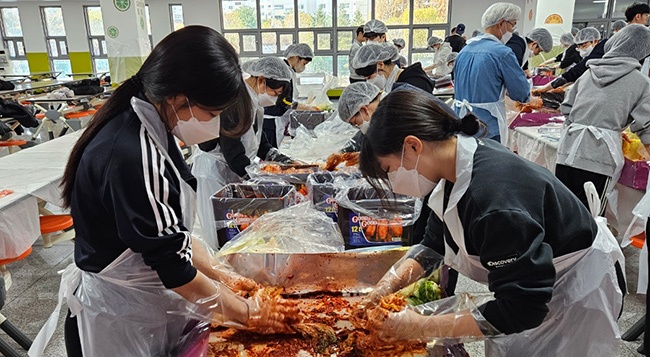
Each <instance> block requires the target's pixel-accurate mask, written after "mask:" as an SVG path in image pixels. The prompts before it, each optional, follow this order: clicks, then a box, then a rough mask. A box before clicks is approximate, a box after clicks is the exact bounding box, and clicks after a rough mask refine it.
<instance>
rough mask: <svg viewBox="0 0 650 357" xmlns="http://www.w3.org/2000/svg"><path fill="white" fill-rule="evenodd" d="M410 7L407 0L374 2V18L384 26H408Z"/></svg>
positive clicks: (378, 0)
mask: <svg viewBox="0 0 650 357" xmlns="http://www.w3.org/2000/svg"><path fill="white" fill-rule="evenodd" d="M410 7H411V5H410V1H409V0H376V1H375V18H376V19H382V20H383V21H384V23H386V25H408V24H409V12H410Z"/></svg>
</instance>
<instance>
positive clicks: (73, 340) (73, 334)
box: [63, 310, 83, 357]
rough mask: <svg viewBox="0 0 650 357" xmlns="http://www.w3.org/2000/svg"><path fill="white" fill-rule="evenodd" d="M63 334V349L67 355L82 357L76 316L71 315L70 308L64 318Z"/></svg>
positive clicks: (69, 356)
mask: <svg viewBox="0 0 650 357" xmlns="http://www.w3.org/2000/svg"><path fill="white" fill-rule="evenodd" d="M63 332H64V335H65V350H66V352H67V353H68V357H83V353H82V352H81V339H80V338H79V326H78V324H77V317H76V316H75V317H71V313H70V310H68V313H67V316H66V318H65V326H64V331H63Z"/></svg>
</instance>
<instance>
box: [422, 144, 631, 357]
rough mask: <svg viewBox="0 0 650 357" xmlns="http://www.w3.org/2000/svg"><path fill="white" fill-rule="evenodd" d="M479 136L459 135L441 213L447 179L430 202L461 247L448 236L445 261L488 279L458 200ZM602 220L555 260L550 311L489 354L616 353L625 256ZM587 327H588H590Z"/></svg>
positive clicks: (491, 344)
mask: <svg viewBox="0 0 650 357" xmlns="http://www.w3.org/2000/svg"><path fill="white" fill-rule="evenodd" d="M477 147H478V143H477V139H475V138H469V137H466V136H462V135H459V136H458V147H457V155H456V183H455V184H454V187H453V189H452V192H451V195H450V198H449V204H448V206H447V209H446V210H444V212H443V204H444V187H445V182H446V181H445V180H441V181H440V182H439V184H438V185H437V186H436V188H435V189H434V191H433V193H432V194H431V198H430V199H429V206H430V207H431V209H432V210H433V211H434V212H435V213H436V215H438V217H439V218H440V219H441V220H442V221H443V222H444V224H445V225H446V226H447V228H448V229H449V232H450V233H451V238H452V239H453V241H454V243H456V245H457V246H458V248H459V249H458V253H454V251H453V250H452V249H451V247H450V246H449V245H448V244H447V242H446V241H445V259H444V260H445V264H446V265H449V266H451V267H452V268H454V269H456V270H457V271H458V272H460V273H461V274H463V275H465V276H467V277H469V278H471V279H473V280H475V281H477V282H480V283H484V284H487V283H488V272H489V271H488V270H487V269H486V268H485V267H483V265H482V264H481V262H480V258H479V257H478V256H474V255H470V254H469V253H468V252H467V249H466V246H465V234H464V229H463V226H462V223H461V221H460V217H459V216H458V207H457V205H458V202H459V201H460V199H461V198H462V197H463V195H464V194H465V192H467V189H468V188H469V184H470V180H471V177H472V168H473V161H474V153H475V152H476V149H477ZM603 233H604V232H603V231H602V228H601V225H600V224H599V233H598V235H597V236H596V239H595V241H594V243H593V245H592V247H591V248H588V249H584V250H581V251H578V252H575V253H572V254H567V255H565V256H562V257H559V258H556V259H553V264H554V266H555V269H556V273H557V279H556V283H555V286H554V289H553V298H552V299H551V301H550V302H549V304H548V307H549V310H550V311H549V313H548V315H547V317H546V319H545V320H544V322H542V324H541V325H540V326H538V327H537V328H534V329H531V330H527V331H524V332H522V333H518V334H512V335H507V336H505V337H497V338H494V339H491V340H487V341H486V355H487V356H512V357H521V356H613V355H615V354H616V352H617V350H618V345H619V343H620V331H619V329H618V325H617V324H616V320H615V317H616V316H618V312H619V311H620V307H621V303H622V294H621V291H620V289H619V288H618V284H617V280H616V272H615V269H614V261H615V260H617V259H620V258H621V257H622V253H621V251H620V248H619V247H618V244H617V243H616V242H615V239H608V237H607V236H606V235H605V234H603ZM586 326H588V328H587V327H586Z"/></svg>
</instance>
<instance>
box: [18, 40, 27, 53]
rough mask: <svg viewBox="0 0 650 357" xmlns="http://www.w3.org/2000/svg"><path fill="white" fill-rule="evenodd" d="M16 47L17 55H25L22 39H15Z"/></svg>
mask: <svg viewBox="0 0 650 357" xmlns="http://www.w3.org/2000/svg"><path fill="white" fill-rule="evenodd" d="M16 48H17V49H18V56H24V55H25V43H24V42H23V41H16Z"/></svg>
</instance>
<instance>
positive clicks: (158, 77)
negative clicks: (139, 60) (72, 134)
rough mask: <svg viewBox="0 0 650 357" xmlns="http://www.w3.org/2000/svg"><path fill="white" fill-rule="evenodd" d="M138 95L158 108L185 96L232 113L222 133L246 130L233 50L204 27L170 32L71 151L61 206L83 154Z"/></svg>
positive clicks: (246, 106) (245, 101) (247, 116)
mask: <svg viewBox="0 0 650 357" xmlns="http://www.w3.org/2000/svg"><path fill="white" fill-rule="evenodd" d="M141 93H144V94H146V96H147V98H148V99H149V100H151V101H152V102H154V103H158V104H160V105H161V106H162V108H167V103H166V100H165V99H167V98H171V97H174V96H176V95H184V96H186V97H187V98H188V100H189V102H190V104H192V105H198V106H200V107H203V108H205V109H208V110H213V111H218V110H224V109H228V110H229V111H231V112H237V113H238V115H232V116H227V117H223V118H222V119H221V133H222V134H228V135H229V136H235V137H239V136H241V135H243V134H244V133H245V132H246V131H247V130H248V128H249V127H250V126H251V121H252V115H251V113H250V110H251V109H250V108H251V105H250V98H249V96H248V94H247V91H246V84H245V83H244V80H243V77H242V71H241V67H240V65H239V58H238V56H237V52H236V51H235V49H234V48H233V47H232V46H231V45H230V43H228V41H227V40H226V39H225V38H224V37H223V36H222V35H221V34H219V33H218V32H217V31H215V30H213V29H211V28H209V27H205V26H187V27H185V28H183V29H180V30H178V31H174V32H172V33H171V34H169V35H168V36H167V37H165V38H164V39H163V40H162V41H160V43H159V44H158V45H156V47H154V49H153V50H152V51H151V53H150V54H149V56H148V57H147V59H146V60H145V61H144V63H143V64H142V66H141V67H140V70H139V71H138V73H137V74H136V75H135V76H134V77H132V78H131V79H130V80H127V81H125V82H124V83H122V84H121V85H120V86H119V88H117V89H116V90H115V92H114V93H113V94H112V95H111V97H110V98H109V99H108V100H107V101H106V103H105V104H104V106H103V107H102V108H101V109H99V110H98V111H97V113H96V114H95V115H94V117H93V119H92V121H91V122H90V124H89V125H88V127H87V128H86V130H85V131H84V133H83V134H82V135H81V137H80V138H79V140H78V141H77V143H76V145H75V146H74V148H73V149H72V152H71V153H70V158H69V159H68V164H67V166H66V168H65V172H64V175H63V182H62V186H63V202H64V205H65V206H66V207H69V206H70V201H71V195H72V190H73V187H74V183H75V176H76V173H77V167H78V166H79V162H80V161H81V157H82V155H83V152H84V149H85V148H86V146H88V144H89V143H90V142H91V140H92V139H93V138H94V137H95V136H96V135H97V133H98V132H99V131H100V130H101V129H102V128H103V127H104V126H105V125H106V124H107V123H108V122H109V121H110V120H111V119H113V118H115V117H116V116H118V115H120V114H121V113H123V112H124V111H126V110H129V108H130V107H131V104H130V101H131V98H132V97H134V96H137V95H139V94H141ZM163 120H165V121H166V120H167V118H163Z"/></svg>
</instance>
